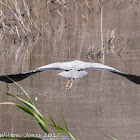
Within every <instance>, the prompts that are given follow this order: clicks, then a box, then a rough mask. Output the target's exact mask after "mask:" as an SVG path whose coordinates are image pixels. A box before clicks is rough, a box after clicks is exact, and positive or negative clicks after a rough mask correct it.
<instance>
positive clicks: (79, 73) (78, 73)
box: [58, 70, 88, 78]
mask: <svg viewBox="0 0 140 140" xmlns="http://www.w3.org/2000/svg"><path fill="white" fill-rule="evenodd" d="M87 74H88V73H87V72H86V71H83V70H65V71H63V72H60V73H58V75H60V76H63V77H69V78H80V77H83V76H85V75H87Z"/></svg>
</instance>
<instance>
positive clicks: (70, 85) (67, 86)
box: [66, 78, 74, 89]
mask: <svg viewBox="0 0 140 140" xmlns="http://www.w3.org/2000/svg"><path fill="white" fill-rule="evenodd" d="M70 81H71V82H70ZM73 81H74V78H72V80H71V78H69V80H68V82H67V83H66V89H70V88H71V87H72V85H73Z"/></svg>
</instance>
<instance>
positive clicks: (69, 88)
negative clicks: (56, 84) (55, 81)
mask: <svg viewBox="0 0 140 140" xmlns="http://www.w3.org/2000/svg"><path fill="white" fill-rule="evenodd" d="M73 81H74V78H72V81H71V83H70V85H69V87H68V89H70V88H71V87H72V85H73Z"/></svg>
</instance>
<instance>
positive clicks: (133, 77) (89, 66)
mask: <svg viewBox="0 0 140 140" xmlns="http://www.w3.org/2000/svg"><path fill="white" fill-rule="evenodd" d="M83 67H84V68H85V69H94V70H107V71H110V72H112V73H115V74H117V75H121V76H123V77H125V78H126V79H128V80H130V81H131V82H133V83H135V84H140V76H137V75H132V74H128V73H124V72H121V71H119V70H117V69H115V68H113V67H109V66H107V65H103V64H100V63H88V62H84V65H83Z"/></svg>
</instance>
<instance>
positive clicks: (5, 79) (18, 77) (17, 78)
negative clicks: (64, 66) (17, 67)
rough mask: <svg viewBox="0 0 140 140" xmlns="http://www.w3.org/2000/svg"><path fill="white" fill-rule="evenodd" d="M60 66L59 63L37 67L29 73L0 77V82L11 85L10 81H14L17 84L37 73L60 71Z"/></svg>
mask: <svg viewBox="0 0 140 140" xmlns="http://www.w3.org/2000/svg"><path fill="white" fill-rule="evenodd" d="M60 66H61V65H60V63H52V64H49V65H45V66H42V67H39V68H37V69H35V70H31V71H29V72H23V73H19V74H11V75H3V76H0V81H3V82H6V83H13V81H12V80H14V81H15V82H18V81H21V80H23V79H25V78H27V77H29V76H31V75H33V74H35V73H38V72H42V71H46V70H61V68H60ZM8 77H9V78H8ZM10 79H12V80H10Z"/></svg>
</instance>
